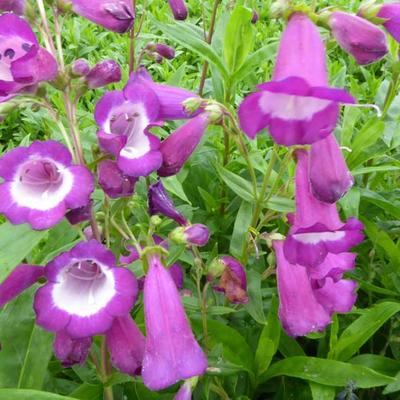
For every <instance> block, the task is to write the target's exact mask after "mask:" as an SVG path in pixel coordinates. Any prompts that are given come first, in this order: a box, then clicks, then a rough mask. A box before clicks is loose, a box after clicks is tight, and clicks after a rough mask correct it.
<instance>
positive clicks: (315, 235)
mask: <svg viewBox="0 0 400 400" xmlns="http://www.w3.org/2000/svg"><path fill="white" fill-rule="evenodd" d="M308 163H309V155H308V153H307V152H306V151H298V152H297V170H296V213H295V216H294V220H293V226H292V227H291V228H290V231H289V235H288V237H287V239H286V240H285V244H284V251H285V256H286V258H287V259H288V261H289V262H290V263H291V264H300V265H304V266H310V267H315V266H317V265H318V264H320V263H322V262H323V261H324V259H325V257H326V256H327V254H328V253H329V252H330V253H335V254H338V253H342V252H345V251H347V250H349V249H350V248H351V247H353V246H355V245H357V244H359V243H360V242H361V241H362V240H363V237H364V236H363V234H362V232H361V231H362V229H363V225H362V223H361V222H360V221H358V220H357V219H355V218H350V219H349V220H348V221H347V222H346V223H343V222H342V221H341V220H340V218H339V214H338V211H337V208H336V204H327V203H323V202H321V201H319V200H317V199H316V198H315V197H314V196H313V195H312V193H311V189H310V181H309V175H308Z"/></svg>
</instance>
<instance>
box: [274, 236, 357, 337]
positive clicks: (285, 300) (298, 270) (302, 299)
mask: <svg viewBox="0 0 400 400" xmlns="http://www.w3.org/2000/svg"><path fill="white" fill-rule="evenodd" d="M273 246H274V249H275V253H276V257H277V279H278V292H279V319H280V320H281V323H282V326H283V328H284V329H285V331H286V332H287V333H288V334H289V335H291V336H304V335H307V334H309V333H311V332H316V331H322V330H324V329H325V328H326V326H327V325H328V324H330V323H331V317H332V314H333V313H335V312H341V313H345V312H349V311H350V310H351V308H352V307H353V305H354V303H355V301H356V295H355V293H354V291H355V289H356V286H357V285H356V283H355V282H354V281H350V280H345V279H342V274H343V271H341V273H339V274H338V272H337V269H336V267H334V265H336V264H338V265H341V266H342V267H343V268H345V267H346V268H347V269H349V268H352V267H353V264H350V265H349V264H348V260H349V258H348V255H347V254H345V255H344V260H343V259H342V255H341V254H331V255H330V258H329V260H328V261H327V268H326V271H325V273H324V275H321V276H319V278H318V279H314V278H312V277H311V276H310V275H309V272H308V269H307V268H306V267H303V266H301V265H299V264H292V263H290V262H289V261H288V259H287V258H286V256H285V252H284V244H283V242H282V241H274V242H273ZM353 263H354V259H353ZM330 267H332V269H330Z"/></svg>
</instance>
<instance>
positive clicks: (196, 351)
mask: <svg viewBox="0 0 400 400" xmlns="http://www.w3.org/2000/svg"><path fill="white" fill-rule="evenodd" d="M148 261H149V271H148V273H147V276H146V281H145V284H144V313H145V322H146V334H147V339H146V348H145V354H144V359H143V368H142V377H143V382H144V384H145V385H146V386H147V387H148V388H149V389H151V390H161V389H164V388H166V387H168V386H171V385H173V384H174V383H176V382H178V381H180V380H182V379H187V378H190V377H192V376H197V375H202V374H203V373H204V372H205V370H206V368H207V358H206V356H205V354H204V353H203V351H202V349H201V348H200V346H199V344H198V343H197V342H196V339H195V337H194V336H193V333H192V330H191V328H190V325H189V322H188V319H187V317H186V315H185V310H184V308H183V305H182V302H181V299H180V297H179V293H178V289H177V287H176V285H175V283H174V281H173V280H172V278H171V275H170V274H168V272H167V270H166V269H165V268H164V266H163V264H162V263H161V260H160V257H159V256H158V255H151V256H149V259H148Z"/></svg>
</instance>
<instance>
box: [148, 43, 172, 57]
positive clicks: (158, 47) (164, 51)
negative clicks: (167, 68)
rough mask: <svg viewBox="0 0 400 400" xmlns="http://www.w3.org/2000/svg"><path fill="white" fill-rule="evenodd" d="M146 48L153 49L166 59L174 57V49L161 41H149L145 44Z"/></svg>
mask: <svg viewBox="0 0 400 400" xmlns="http://www.w3.org/2000/svg"><path fill="white" fill-rule="evenodd" d="M146 49H148V50H150V51H154V52H155V53H157V54H158V55H159V56H161V57H162V58H166V59H167V60H172V59H173V58H174V57H175V49H173V48H172V47H170V46H167V45H166V44H163V43H156V44H154V43H149V44H148V45H147V46H146Z"/></svg>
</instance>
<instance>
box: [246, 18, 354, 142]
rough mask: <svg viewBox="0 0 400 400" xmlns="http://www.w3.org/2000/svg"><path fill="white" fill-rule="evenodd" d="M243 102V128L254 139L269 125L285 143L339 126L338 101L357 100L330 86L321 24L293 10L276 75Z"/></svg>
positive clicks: (320, 136)
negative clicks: (337, 124)
mask: <svg viewBox="0 0 400 400" xmlns="http://www.w3.org/2000/svg"><path fill="white" fill-rule="evenodd" d="M258 89H259V91H258V92H256V93H253V94H250V95H249V96H247V97H246V98H245V99H244V101H243V102H242V103H241V105H240V108H239V119H240V124H241V127H242V129H243V131H244V132H245V133H246V134H247V135H248V136H249V137H250V138H252V139H254V137H255V135H256V134H257V133H258V132H260V131H261V130H262V129H264V128H268V130H269V133H270V134H271V136H272V137H273V139H274V140H275V141H276V142H277V143H279V144H283V145H286V146H291V145H295V144H311V143H314V142H316V141H318V140H321V139H323V138H325V137H326V136H328V135H329V134H330V133H331V132H332V131H333V129H334V128H335V125H336V122H337V118H338V115H339V106H338V104H339V103H354V99H353V98H352V97H351V96H350V95H349V94H348V93H347V92H346V91H344V90H341V89H335V88H330V87H328V77H327V68H326V60H325V48H324V45H323V42H322V40H321V37H320V35H319V32H318V29H317V27H316V26H315V25H314V24H313V23H312V22H311V20H310V19H309V18H308V17H307V16H306V15H305V14H302V13H298V12H296V13H294V14H292V16H291V17H290V19H289V23H288V25H287V27H286V29H285V31H284V32H283V34H282V38H281V43H280V47H279V53H278V57H277V60H276V64H275V69H274V74H273V80H272V81H270V82H267V83H263V84H261V85H258Z"/></svg>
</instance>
